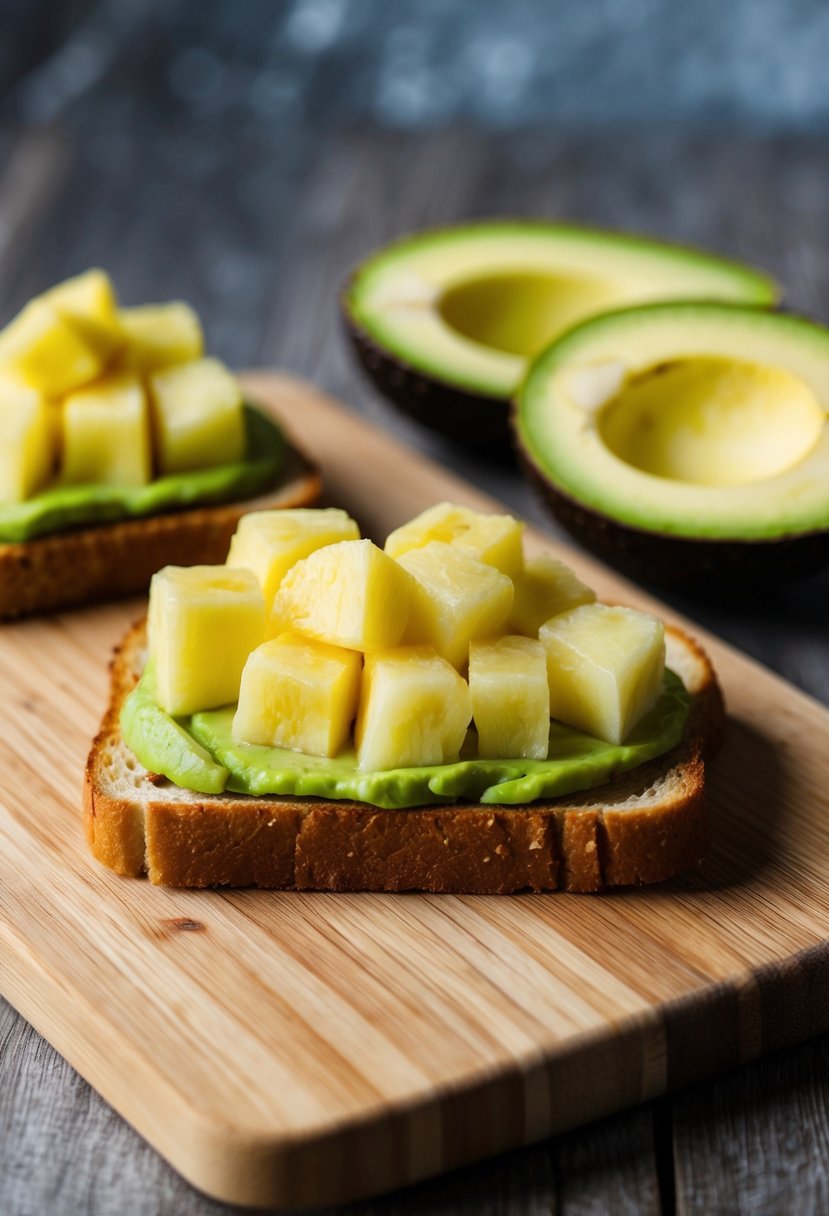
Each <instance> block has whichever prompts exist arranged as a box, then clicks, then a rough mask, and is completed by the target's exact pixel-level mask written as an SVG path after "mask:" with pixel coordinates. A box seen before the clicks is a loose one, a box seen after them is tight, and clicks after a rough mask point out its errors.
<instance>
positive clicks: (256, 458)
mask: <svg viewBox="0 0 829 1216" xmlns="http://www.w3.org/2000/svg"><path fill="white" fill-rule="evenodd" d="M244 411H245V426H246V429H247V453H246V456H245V459H244V460H241V461H238V462H236V463H234V464H226V465H217V466H215V467H213V468H210V469H196V470H194V471H193V472H190V473H176V474H173V475H171V476H167V477H158V478H156V480H155V481H151V482H149V484H148V485H145V486H115V485H111V486H109V485H85V486H69V485H56V484H54V483H53V484H52V485H51V486H49V487H48V488H47V489H45V490H43V491H42V492H41V493H39V494H35V495H34V496H33V497H32V498H29V499H26V501H24V502H19V503H18V502H15V503H0V542H19V541H26V540H33V539H34V538H35V537H38V536H46V535H49V534H50V533H54V532H66V531H68V530H69V529H70V528H80V527H87V526H90V525H93V524H106V523H115V522H117V521H118V520H123V519H136V518H140V517H143V516H147V515H160V514H162V513H163V512H165V511H180V510H184V509H186V508H188V507H196V506H201V505H202V504H209V503H223V502H235V501H236V500H238V499H245V498H254V497H255V496H256V495H257V494H262V493H264V492H265V491H266V490H267V489H269V488H270V487H271V486H273V485H274V484H275V483H276V481H277V479H278V477H279V475H280V473H281V471H282V467H283V465H284V462H285V439H284V437H283V435H282V432H281V431H280V429H279V427H278V426H276V424H275V423H273V422H272V421H271V420H270V419H269V418H266V417H264V415H263V414H260V413H259V411H258V410H256V409H254V408H253V407H252V406H250V405H245V406H244Z"/></svg>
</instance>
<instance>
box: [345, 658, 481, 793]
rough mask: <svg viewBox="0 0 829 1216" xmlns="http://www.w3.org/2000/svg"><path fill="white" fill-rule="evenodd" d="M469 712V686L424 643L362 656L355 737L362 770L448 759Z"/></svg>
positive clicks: (458, 744)
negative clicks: (363, 664) (360, 686)
mask: <svg viewBox="0 0 829 1216" xmlns="http://www.w3.org/2000/svg"><path fill="white" fill-rule="evenodd" d="M471 717H472V700H471V697H470V695H469V686H468V685H467V683H466V681H465V680H464V679H463V678H462V677H461V676H459V675H458V673H457V672H456V671H455V669H454V667H452V666H451V664H449V663H447V662H446V660H445V659H442V658H440V656H439V655H437V654H435V652H434V650H432V649H431V648H430V647H428V646H412V647H407V646H403V647H400V648H399V649H397V650H383V651H380V652H378V653H377V654H373V655H368V656H367V657H366V665H365V668H364V670H363V685H362V690H361V693H360V707H359V709H358V711H357V724H356V727H355V731H354V738H355V742H356V744H357V763H358V765H359V767H360V768H361V769H363V770H364V771H366V772H374V771H380V770H384V769H392V768H412V767H416V766H418V765H422V764H452V763H453V762H454V761H456V760H457V759H458V754H459V752H460V749H461V746H462V744H463V741H464V738H465V737H466V730H467V727H468V726H469V720H470V718H471Z"/></svg>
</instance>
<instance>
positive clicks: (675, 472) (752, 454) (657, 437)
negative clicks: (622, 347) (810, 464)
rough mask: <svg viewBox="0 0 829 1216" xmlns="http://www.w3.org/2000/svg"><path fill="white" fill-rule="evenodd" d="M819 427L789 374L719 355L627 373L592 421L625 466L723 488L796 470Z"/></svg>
mask: <svg viewBox="0 0 829 1216" xmlns="http://www.w3.org/2000/svg"><path fill="white" fill-rule="evenodd" d="M596 374H597V375H598V370H597V372H596ZM824 423H825V414H824V412H823V410H822V409H821V407H820V405H819V403H818V401H817V399H816V398H815V395H814V393H813V392H812V390H811V389H810V388H809V387H808V386H807V385H806V384H805V383H804V382H803V381H802V380H801V379H800V378H799V377H797V376H796V375H793V374H792V373H791V372H789V371H786V370H784V369H783V368H779V367H773V366H768V365H764V364H761V363H754V362H747V361H744V360H741V359H730V358H722V357H712V358H688V359H676V360H673V361H671V362H667V363H660V364H656V365H654V366H652V367H650V368H648V369H647V370H646V371H644V372H641V373H639V374H637V375H634V376H631V377H629V378H628V379H627V380H626V381H625V383H624V384H623V385H622V386H621V387H620V388H619V390H618V391H617V392H616V393H615V394H613V395H612V396H611V397H610V398H609V399H606V401H605V403H604V405H603V407H602V409H601V413H600V414H599V416H598V418H597V426H598V429H599V433H600V436H601V439H602V441H603V442H604V443H605V444H606V446H607V447H608V448H609V450H610V451H611V452H613V454H614V455H615V456H617V457H618V458H619V459H620V460H623V461H624V462H625V463H626V464H629V465H632V466H633V467H634V468H636V469H640V470H641V471H642V472H644V473H650V474H651V475H652V476H654V477H661V478H667V479H670V480H673V481H679V482H685V483H689V484H692V485H699V486H721V487H729V486H743V485H750V484H752V483H754V482H760V481H765V480H767V479H768V478H772V477H775V476H777V475H779V474H781V473H784V472H785V471H786V470H788V469H791V468H793V467H794V466H796V465H798V464H799V463H800V462H801V461H802V460H804V459H805V457H806V456H808V454H809V453H810V452H811V451H812V449H813V448H814V447H815V444H816V443H817V441H818V439H819V437H820V434H821V431H822V429H823V426H824Z"/></svg>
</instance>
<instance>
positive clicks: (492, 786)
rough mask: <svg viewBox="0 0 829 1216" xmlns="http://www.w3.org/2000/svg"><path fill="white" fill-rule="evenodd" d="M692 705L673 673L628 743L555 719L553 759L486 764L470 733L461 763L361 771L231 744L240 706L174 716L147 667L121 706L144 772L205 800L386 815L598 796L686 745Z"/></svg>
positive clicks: (351, 764)
mask: <svg viewBox="0 0 829 1216" xmlns="http://www.w3.org/2000/svg"><path fill="white" fill-rule="evenodd" d="M689 706H690V698H689V696H688V693H687V691H686V689H685V687H684V685H683V683H682V681H681V680H680V679H679V678H678V677H677V676H676V675H674V673H673V672H671V671H667V670H666V672H665V679H664V686H663V689H662V693H661V695H660V697H659V698H658V700H657V701H656V704H655V705H654V706H653V708H652V709H651V710H650V711H649V712H648V713H647V714H646V715H645V716H644V717H643V718H642V719H641V720H640V721H639V723H638V724H637V725H636V726H635V727H634V729H633V730H632V731H631V733H630V735H629V736H628V738H627V739H626V740H625V742H624V743H623V744H618V745H617V744H611V743H604V742H603V741H602V740H601V739H595V738H593V737H592V736H590V735H585V734H582V733H580V732H579V731H576V730H573V729H571V728H570V727H569V726H563V725H562V724H561V723H559V722H551V724H550V750H549V756H548V758H547V759H546V760H481V759H479V758H478V757H477V755H476V740H475V732H474V730H470V731H469V733H468V735H467V739H466V743H465V745H464V748H463V750H462V753H461V759H460V760H459V761H458V763H456V764H443V765H432V766H428V767H422V768H403V769H393V770H389V771H387V772H361V771H360V770H359V769H358V768H357V761H356V757H355V754H354V750H353V748H351V747H348V748H346V749H345V750H343V751H342V752H341V753H340V754H339V755H338V756H336V757H335V758H334V759H332V760H326V759H324V758H322V757H318V756H306V755H304V754H302V753H301V752H294V751H286V750H284V749H281V748H269V747H255V746H253V745H251V744H247V743H236V742H234V740H233V736H232V733H231V726H232V723H233V714H234V712H235V708H234V707H233V706H227V707H226V708H223V709H216V710H211V711H209V712H202V713H197V714H194V715H193V716H192V718H180V719H174V718H171V717H170V716H169V715H168V714H166V713H165V712H164V711H163V710H162V709H161V708H160V707H159V705H158V702H157V701H156V696H155V680H154V675H153V670H152V665H150V666H148V667H147V670H146V671H145V672H144V674H143V676H142V677H141V679H140V681H139V683H138V685H137V686H136V687H135V689H134V690H133V691H132V692H131V693H130V695H129V696H128V697H127V699H126V701H125V703H124V708H123V710H122V713H121V731H122V733H123V736H124V740H125V742H126V743H127V746H128V747H130V748H132V750H133V752H134V753H135V755H136V756H137V758H138V760H139V761H140V762H141V764H143V765H144V767H145V768H147V769H149V770H150V771H151V772H156V773H161V774H163V775H164V776H165V777H168V778H169V779H170V780H171V781H172V782H174V784H176V785H179V786H183V787H184V788H185V789H192V790H196V791H198V792H199V793H205V794H218V793H221V792H222V791H225V790H226V791H227V792H234V793H242V794H254V795H258V796H264V795H268V794H283V795H301V796H304V797H315V798H326V799H348V800H354V801H357V802H367V803H370V804H371V805H373V806H378V807H388V808H405V807H416V806H424V805H427V804H429V803H448V802H456V801H458V800H461V799H463V800H465V801H469V802H481V803H485V804H492V805H503V806H517V805H520V804H522V803H527V802H533V801H535V800H536V799H538V798H555V797H558V796H559V795H561V794H572V793H574V792H576V791H577V790H587V789H592V788H593V787H595V786H598V785H603V784H604V783H605V782H606V781H608V780H610V778H611V777H613V776H615V775H616V774H617V773H623V772H628V771H630V770H631V769H634V768H637V767H638V766H639V765H640V764H644V763H645V761H647V760H652V759H654V758H655V757H656V756H661V755H663V754H664V753H665V752H667V751H670V749H671V748H672V747H674V746H675V745H676V744H677V743H678V742H679V740H680V737H681V735H682V731H683V728H684V726H685V722H686V719H687V717H688V710H689Z"/></svg>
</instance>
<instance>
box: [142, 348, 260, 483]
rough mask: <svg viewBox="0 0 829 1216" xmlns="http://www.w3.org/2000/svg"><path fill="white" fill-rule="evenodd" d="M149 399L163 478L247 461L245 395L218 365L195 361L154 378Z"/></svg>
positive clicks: (214, 360)
mask: <svg viewBox="0 0 829 1216" xmlns="http://www.w3.org/2000/svg"><path fill="white" fill-rule="evenodd" d="M150 395H151V402H152V407H153V417H154V422H155V434H156V441H157V444H158V462H159V466H160V468H161V472H162V473H184V472H186V471H187V470H188V469H206V468H209V467H211V466H213V465H220V464H232V463H233V462H234V461H236V460H241V459H242V457H243V456H244V454H245V443H246V435H245V419H244V414H243V412H242V394H241V392H240V391H239V385H238V384H237V383H236V380H235V379H234V377H233V376H232V375H231V374H230V372H229V371H228V370H227V368H226V367H225V366H224V364H223V363H220V362H219V360H218V359H195V360H193V361H192V362H190V363H180V364H177V365H176V366H174V367H168V368H165V369H163V370H162V371H158V372H155V373H153V375H151V376H150Z"/></svg>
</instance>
